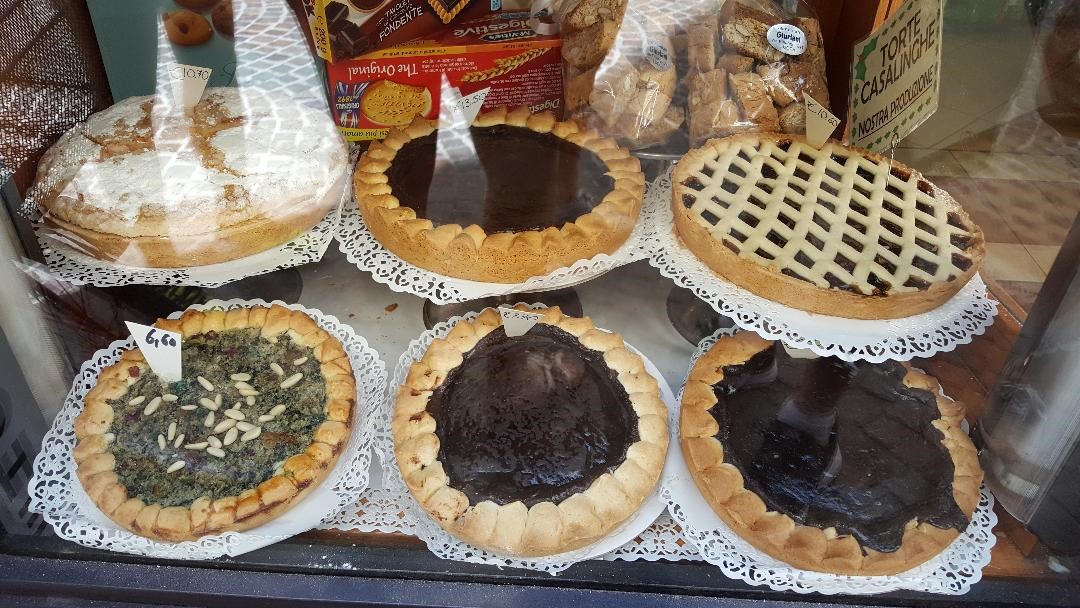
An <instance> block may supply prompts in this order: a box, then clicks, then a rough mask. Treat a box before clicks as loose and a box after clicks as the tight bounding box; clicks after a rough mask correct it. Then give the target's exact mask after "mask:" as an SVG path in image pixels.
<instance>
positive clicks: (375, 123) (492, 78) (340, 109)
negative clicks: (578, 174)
mask: <svg viewBox="0 0 1080 608" xmlns="http://www.w3.org/2000/svg"><path fill="white" fill-rule="evenodd" d="M560 44H561V43H560V39H559V37H558V36H557V35H552V36H542V35H539V34H537V33H536V32H534V31H533V30H532V28H531V27H529V23H528V19H527V15H525V14H522V13H506V14H492V15H487V16H484V17H481V18H477V19H471V20H466V21H463V22H460V23H457V24H455V25H453V26H451V27H448V28H446V29H444V30H442V31H440V32H439V33H437V34H434V35H430V36H428V37H426V38H424V39H421V40H416V41H413V42H410V43H408V44H404V45H399V46H396V47H393V48H388V49H384V50H379V51H375V52H373V53H369V54H367V55H364V56H362V57H357V58H355V59H348V60H344V61H335V62H333V63H328V64H327V65H326V71H327V78H328V80H329V93H330V107H331V110H332V112H333V114H334V120H335V121H336V122H337V124H338V127H339V128H340V129H341V133H342V135H343V136H344V137H345V138H346V139H348V140H350V141H360V140H367V139H380V138H382V137H385V136H386V134H387V132H389V130H390V128H391V127H393V126H397V125H404V124H408V123H409V122H411V121H412V119H413V118H414V117H416V116H423V117H425V118H430V119H436V118H438V114H439V107H440V106H439V104H440V101H441V100H440V90H441V88H442V87H441V85H442V75H443V74H446V77H447V80H448V81H449V84H450V86H452V87H456V88H458V89H459V90H460V92H461V94H462V95H463V96H467V95H470V94H472V93H475V92H477V91H481V90H483V89H485V88H488V87H490V91H489V92H488V93H487V97H486V98H485V99H484V103H483V105H482V106H481V111H486V110H489V109H492V108H497V107H499V106H509V107H514V106H520V105H525V106H529V107H530V108H531V109H532V110H533V111H537V112H538V111H542V110H551V111H554V112H555V113H556V115H561V113H562V76H561V68H560V54H559V47H560Z"/></svg>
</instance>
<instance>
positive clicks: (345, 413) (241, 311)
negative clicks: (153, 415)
mask: <svg viewBox="0 0 1080 608" xmlns="http://www.w3.org/2000/svg"><path fill="white" fill-rule="evenodd" d="M154 326H155V327H160V328H162V329H166V330H169V331H176V332H180V333H181V334H182V335H183V336H184V337H189V336H193V335H196V334H200V333H205V332H208V331H222V330H227V329H246V328H258V329H260V330H261V335H262V337H264V338H266V339H268V340H276V339H277V336H279V335H281V334H284V333H288V335H289V336H290V338H292V340H294V341H295V342H297V343H298V344H303V345H305V346H308V347H311V348H312V349H313V350H314V354H315V356H316V357H318V359H319V362H320V364H321V371H322V374H323V379H324V381H325V382H326V393H327V402H326V414H327V419H326V420H325V421H324V422H323V423H322V424H320V425H319V426H318V427H316V429H315V435H314V439H313V441H312V443H311V444H310V445H308V447H307V448H306V449H304V450H303V451H301V452H299V453H297V454H295V455H293V456H292V457H290V458H288V459H287V460H286V461H285V462H284V463H283V465H282V472H281V473H280V474H276V475H274V476H272V477H270V478H269V479H267V480H265V481H263V482H262V483H260V484H259V485H258V486H256V487H255V488H251V489H249V490H246V491H244V492H242V493H240V495H238V496H228V497H222V498H218V499H214V500H211V499H210V498H209V497H201V498H198V499H196V500H194V501H192V502H191V503H190V504H188V505H184V506H171V507H162V506H161V505H159V504H146V503H145V502H143V501H142V500H140V499H139V498H136V497H133V496H129V494H128V491H127V488H126V487H125V486H124V485H123V484H121V483H120V481H119V478H118V477H117V474H116V472H115V467H116V458H115V456H114V455H113V454H112V452H111V450H110V449H109V429H110V428H111V426H112V423H113V415H114V412H113V409H112V406H110V405H109V403H108V400H109V399H117V398H119V397H122V396H123V395H124V393H125V392H126V391H127V389H128V386H130V385H131V384H133V383H134V382H135V381H137V380H138V377H139V376H141V375H142V373H143V372H146V371H149V369H150V367H149V365H147V363H146V360H145V359H144V358H143V355H142V352H141V351H140V350H139V349H138V348H133V349H130V350H127V351H124V353H123V354H122V355H121V357H120V360H119V361H117V362H116V363H114V364H112V365H110V366H108V367H106V368H105V369H103V370H102V371H101V373H100V374H99V376H98V381H97V384H96V385H95V386H94V388H93V389H91V390H90V392H89V393H87V395H86V399H85V407H84V409H83V411H82V412H81V413H80V414H79V415H78V417H77V418H76V419H75V438H76V441H77V443H76V446H75V449H74V452H73V455H74V458H75V462H76V463H77V468H76V474H77V476H78V478H79V481H80V483H82V485H83V488H84V489H85V490H86V492H87V494H89V496H90V498H91V499H92V500H93V501H94V504H96V505H97V506H98V508H100V509H101V510H102V512H104V513H105V515H106V516H108V517H109V519H111V520H112V521H113V522H115V523H116V524H117V525H119V526H120V527H122V528H124V529H126V530H129V531H131V532H133V533H135V534H138V535H140V536H144V537H146V538H150V539H154V540H160V541H168V542H180V541H189V540H196V539H198V538H199V537H201V536H206V535H209V534H220V533H223V532H230V531H233V532H240V531H244V530H249V529H251V528H254V527H256V526H259V525H262V524H264V523H266V522H268V521H270V520H272V519H274V518H275V517H278V516H279V515H281V514H282V513H284V512H285V511H287V510H288V509H289V508H291V507H292V506H293V505H295V504H297V503H298V502H300V500H302V499H303V498H304V497H305V496H307V495H308V494H309V493H310V492H311V491H312V490H314V489H315V488H316V487H318V486H319V484H321V483H322V482H323V481H324V480H325V479H326V477H327V476H328V475H329V474H330V471H331V470H333V467H334V464H335V463H336V462H337V460H338V457H339V456H340V455H341V453H342V451H344V449H345V446H346V445H347V443H348V439H349V435H350V432H351V428H352V423H353V409H354V406H355V404H356V385H355V380H354V378H353V370H352V364H351V363H350V362H349V358H348V355H347V354H346V353H345V350H344V348H343V347H342V346H341V343H340V342H339V341H338V340H337V339H336V338H334V337H333V336H331V335H330V334H329V333H327V332H326V331H325V330H323V329H322V328H320V327H319V326H318V324H316V322H315V320H314V319H312V318H311V317H309V316H308V315H306V314H304V313H302V312H299V311H294V310H290V309H288V308H285V307H283V306H279V305H276V304H275V305H271V306H270V307H269V308H267V307H262V306H256V307H250V308H248V307H243V308H234V309H230V310H228V311H223V310H208V311H198V310H188V311H186V312H185V313H184V314H183V315H182V316H181V317H180V318H179V319H158V320H157V322H155V323H154ZM132 368H136V369H137V370H138V372H137V374H138V375H137V376H134V377H133V376H132V373H133V372H131V371H130V370H131V369H132Z"/></svg>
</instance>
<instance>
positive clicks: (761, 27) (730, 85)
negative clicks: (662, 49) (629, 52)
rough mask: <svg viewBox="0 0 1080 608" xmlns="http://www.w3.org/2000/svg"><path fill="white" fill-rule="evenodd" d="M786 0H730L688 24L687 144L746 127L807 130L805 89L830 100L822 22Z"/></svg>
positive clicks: (685, 40) (752, 129)
mask: <svg viewBox="0 0 1080 608" xmlns="http://www.w3.org/2000/svg"><path fill="white" fill-rule="evenodd" d="M791 5H792V3H790V2H787V3H784V5H783V6H782V5H781V4H780V3H779V2H772V1H771V0H728V1H727V2H725V3H724V5H723V8H722V9H721V10H720V11H719V13H713V14H709V13H705V14H701V15H699V16H698V17H696V18H694V19H693V20H691V21H690V22H689V23H687V24H686V25H685V29H684V32H682V33H681V34H682V35H681V36H680V38H679V42H680V43H682V44H684V45H685V66H686V71H687V74H686V78H685V84H686V106H687V107H686V110H687V116H688V122H689V134H690V143H691V145H698V144H700V143H702V142H704V141H705V140H707V139H709V138H713V137H726V136H728V135H733V134H736V133H744V132H755V131H756V132H784V133H804V132H805V131H806V111H805V105H804V103H803V93H804V92H806V93H809V94H810V95H811V96H812V97H813V98H814V99H816V100H817V101H819V102H821V103H822V104H826V105H827V104H828V103H829V92H828V87H827V86H826V81H825V51H824V48H823V42H822V37H821V26H820V24H819V22H818V20H817V18H816V17H815V16H814V14H813V12H812V11H811V10H810V9H809V8H808V7H807V6H806V5H805V4H804V3H802V2H798V3H795V6H796V8H795V10H794V11H792V10H785V7H790V6H791ZM682 44H681V45H680V46H682ZM680 50H681V49H680Z"/></svg>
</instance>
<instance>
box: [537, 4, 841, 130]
mask: <svg viewBox="0 0 1080 608" xmlns="http://www.w3.org/2000/svg"><path fill="white" fill-rule="evenodd" d="M720 4H721V3H719V2H716V1H715V0H704V1H703V0H694V1H692V2H670V1H664V2H643V1H636V0H567V1H566V2H563V3H561V4H559V3H556V4H555V5H553V6H552V7H551V8H550V9H549V10H551V11H552V14H553V17H554V21H555V23H556V24H557V25H558V27H559V28H560V30H561V32H562V36H563V59H564V62H565V74H564V76H565V97H566V111H567V114H568V115H569V116H571V117H574V118H576V119H578V120H582V121H584V122H587V123H588V124H590V125H591V126H594V127H596V128H597V129H599V130H600V131H601V132H602V133H604V134H607V135H611V136H613V137H615V138H616V139H618V140H619V142H620V143H622V144H624V145H626V146H629V147H631V148H635V149H641V148H648V147H652V146H658V145H663V144H667V146H668V147H672V146H674V147H678V144H677V143H676V142H682V146H683V147H685V141H684V139H685V137H686V136H687V135H688V137H689V140H690V144H691V145H697V144H700V143H702V142H704V141H705V140H706V139H709V138H712V137H724V136H727V135H733V134H735V133H743V132H751V131H766V132H785V133H804V132H805V130H806V111H805V106H804V104H803V92H804V91H806V92H809V93H810V94H811V95H812V96H813V97H814V99H816V100H818V101H820V102H821V103H823V104H828V97H829V94H828V89H827V87H826V82H825V52H824V48H823V42H822V37H821V26H820V24H819V23H818V20H817V18H816V17H815V16H814V15H813V13H812V11H811V10H810V9H809V8H807V7H806V5H805V4H803V3H801V2H800V3H797V4H795V5H794V8H793V9H791V10H786V9H785V8H784V7H781V6H780V4H778V3H775V2H772V1H771V0H729V1H728V2H726V3H724V4H723V7H722V8H721V7H720ZM785 6H788V5H785ZM620 24H621V25H620ZM781 49H783V50H781Z"/></svg>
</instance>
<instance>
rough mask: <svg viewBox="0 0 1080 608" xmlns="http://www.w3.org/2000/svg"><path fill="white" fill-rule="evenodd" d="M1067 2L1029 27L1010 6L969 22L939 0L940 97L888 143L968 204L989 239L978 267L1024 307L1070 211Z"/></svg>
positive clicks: (1075, 193) (1079, 189) (1075, 97)
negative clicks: (922, 119) (922, 118)
mask: <svg viewBox="0 0 1080 608" xmlns="http://www.w3.org/2000/svg"><path fill="white" fill-rule="evenodd" d="M988 1H989V0H988ZM999 3H1000V2H999ZM1068 4H1069V3H1068V2H1056V3H1049V5H1048V6H1049V8H1048V9H1047V12H1046V14H1044V15H1043V18H1042V20H1041V21H1040V22H1039V23H1038V24H1037V25H1032V23H1031V20H1030V19H1029V18H1028V17H1027V16H1026V15H1024V14H1022V13H1018V12H1014V13H1013V14H1010V15H1005V16H1003V17H1002V18H1000V19H997V20H995V21H994V22H992V23H987V22H985V21H984V22H979V23H973V22H971V21H970V20H966V19H963V18H954V17H956V15H949V14H948V11H949V8H950V6H960V7H962V6H963V4H962V3H953V4H952V5H950V4H946V11H947V15H946V22H945V23H946V26H945V48H944V51H943V53H942V91H941V100H940V107H939V109H938V111H937V113H935V114H934V116H932V117H931V118H930V120H928V121H927V122H926V123H925V124H923V125H922V126H921V127H920V128H919V129H918V130H917V131H915V132H914V133H912V134H911V135H910V136H909V137H908V138H907V139H905V140H904V141H903V142H902V143H901V147H900V148H899V149H898V150H897V151H896V159H897V160H899V161H901V162H904V163H906V164H909V165H911V166H913V167H916V168H918V169H919V170H921V171H922V172H923V173H924V174H926V175H927V176H929V177H930V178H931V179H932V180H933V181H935V182H936V183H938V184H939V185H941V186H942V187H943V188H945V189H946V190H948V191H949V192H950V193H951V194H952V195H953V196H954V197H955V198H956V199H957V200H958V201H960V203H961V204H962V205H963V206H964V208H965V209H967V210H968V212H969V213H970V214H971V216H972V218H973V219H974V220H975V221H976V223H978V224H979V225H980V226H981V227H982V229H983V231H984V233H985V234H986V238H987V241H988V247H987V261H986V266H985V269H984V272H985V273H986V274H987V275H989V276H990V277H991V278H993V279H994V280H996V281H997V282H998V283H999V284H1000V285H1001V286H1002V287H1003V288H1004V289H1005V290H1006V291H1008V292H1009V294H1010V295H1012V296H1013V297H1014V298H1015V299H1016V300H1017V301H1018V302H1019V303H1020V304H1021V305H1022V306H1024V307H1027V308H1030V306H1031V305H1032V304H1033V303H1034V301H1035V298H1036V296H1037V295H1038V293H1039V289H1040V288H1041V286H1042V284H1043V281H1044V280H1045V278H1046V274H1047V272H1048V271H1049V269H1050V266H1051V265H1052V264H1053V262H1054V259H1055V257H1056V256H1057V254H1058V251H1059V249H1060V247H1061V244H1062V242H1063V241H1064V239H1065V237H1066V235H1067V234H1068V232H1069V229H1070V227H1071V226H1072V224H1073V222H1074V221H1075V220H1077V218H1078V214H1080V53H1078V52H1077V49H1080V11H1077V10H1075V9H1069V8H1068V7H1067V5H1068ZM1063 46H1065V47H1066V48H1065V49H1064V51H1063V49H1062V47H1063ZM1070 49H1071V50H1070ZM1062 83H1065V85H1064V86H1063V84H1062Z"/></svg>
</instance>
